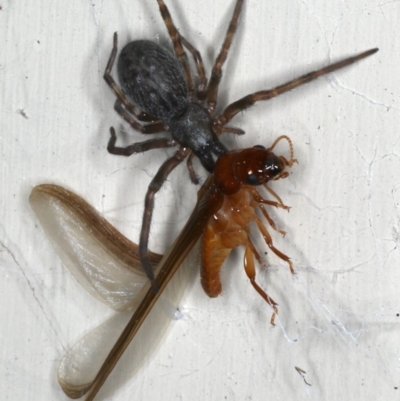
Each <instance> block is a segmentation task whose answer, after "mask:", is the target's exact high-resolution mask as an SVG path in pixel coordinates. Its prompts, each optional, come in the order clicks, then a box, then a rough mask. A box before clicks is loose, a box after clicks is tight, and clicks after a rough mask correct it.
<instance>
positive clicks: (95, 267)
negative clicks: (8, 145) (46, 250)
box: [29, 185, 161, 311]
mask: <svg viewBox="0 0 400 401" xmlns="http://www.w3.org/2000/svg"><path fill="white" fill-rule="evenodd" d="M29 200H30V203H31V206H32V209H33V210H34V212H35V213H36V215H37V217H38V219H39V221H40V224H41V226H42V228H43V230H44V231H45V233H46V235H47V237H48V238H49V240H50V242H51V244H52V245H53V247H54V249H55V251H56V252H57V254H58V256H59V257H60V259H61V260H62V262H63V264H64V266H65V267H67V268H68V270H69V271H70V272H71V273H72V275H73V276H74V277H75V278H76V279H77V280H78V282H79V283H80V284H81V285H82V286H83V287H84V288H85V289H86V290H87V291H88V292H89V293H90V294H92V295H93V296H94V297H95V298H97V299H99V300H100V301H102V302H104V303H105V304H106V305H108V306H109V307H111V308H113V309H115V310H118V311H123V310H126V309H128V308H130V309H132V308H135V307H136V306H137V304H138V302H140V300H141V297H138V295H139V294H140V291H141V290H142V288H143V285H144V284H145V283H146V282H147V277H146V275H145V274H144V272H143V271H142V269H141V265H140V261H139V256H138V252H137V249H138V247H137V245H136V244H134V243H133V242H131V241H129V240H128V239H127V238H126V237H124V236H123V235H122V234H121V233H120V232H119V231H117V230H116V229H115V228H114V227H113V226H112V225H111V224H110V223H108V222H107V221H106V220H105V219H104V218H102V217H101V216H100V215H99V214H98V213H97V212H96V210H95V209H94V208H93V207H92V206H90V205H89V204H88V203H87V202H86V201H84V200H83V199H82V198H80V197H79V196H77V195H76V194H74V193H73V192H71V191H68V190H66V189H64V188H62V187H59V186H57V185H39V186H37V187H35V188H33V190H32V193H31V196H30V198H29ZM150 258H151V261H152V263H153V264H154V266H156V264H157V263H158V262H159V261H160V260H161V255H157V254H154V253H151V255H150Z"/></svg>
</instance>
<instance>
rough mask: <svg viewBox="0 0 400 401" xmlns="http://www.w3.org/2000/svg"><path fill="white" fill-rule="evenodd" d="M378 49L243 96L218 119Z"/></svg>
mask: <svg viewBox="0 0 400 401" xmlns="http://www.w3.org/2000/svg"><path fill="white" fill-rule="evenodd" d="M378 50H379V49H371V50H367V51H365V52H363V53H360V54H358V55H356V56H353V57H349V58H346V59H344V60H342V61H339V62H337V63H333V64H330V65H328V66H327V67H324V68H322V69H320V70H317V71H313V72H310V73H308V74H305V75H302V76H301V77H299V78H296V79H294V80H292V81H289V82H286V83H284V84H283V85H279V86H277V87H275V88H273V89H269V90H263V91H259V92H255V93H252V94H250V95H247V96H244V97H243V98H241V99H239V100H237V101H236V102H233V103H231V104H230V105H229V106H228V107H226V109H225V110H224V112H223V113H222V114H221V115H220V116H219V117H218V118H217V121H218V123H219V124H221V125H225V124H226V123H227V122H229V121H230V120H231V119H232V118H233V117H235V115H236V114H238V113H240V112H241V111H243V110H245V109H247V108H249V107H250V106H252V105H253V104H255V103H256V102H259V101H260V100H269V99H272V98H274V97H277V96H279V95H281V94H282V93H285V92H288V91H290V90H292V89H294V88H297V87H299V86H301V85H304V84H306V83H308V82H311V81H313V80H315V79H317V78H319V77H320V76H322V75H326V74H329V73H331V72H334V71H336V70H339V69H341V68H343V67H346V66H348V65H350V64H353V63H355V62H357V61H359V60H362V59H364V58H366V57H369V56H371V55H372V54H374V53H376V52H377V51H378Z"/></svg>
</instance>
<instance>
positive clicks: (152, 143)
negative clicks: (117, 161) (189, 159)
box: [107, 127, 177, 156]
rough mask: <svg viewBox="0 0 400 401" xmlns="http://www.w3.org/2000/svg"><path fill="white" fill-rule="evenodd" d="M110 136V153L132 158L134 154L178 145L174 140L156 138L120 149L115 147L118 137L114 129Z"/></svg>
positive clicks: (108, 148) (111, 129)
mask: <svg viewBox="0 0 400 401" xmlns="http://www.w3.org/2000/svg"><path fill="white" fill-rule="evenodd" d="M110 134H111V137H110V140H109V141H108V145H107V150H108V153H111V154H112V155H118V156H130V155H132V154H133V153H143V152H147V151H148V150H151V149H159V148H170V147H172V146H176V145H177V143H176V142H175V141H174V140H172V139H167V138H154V139H149V140H147V141H143V142H136V143H133V144H132V145H129V146H126V147H119V146H115V143H116V142H117V135H116V134H115V129H114V128H113V127H111V128H110Z"/></svg>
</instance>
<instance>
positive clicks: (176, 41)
mask: <svg viewBox="0 0 400 401" xmlns="http://www.w3.org/2000/svg"><path fill="white" fill-rule="evenodd" d="M157 3H158V6H159V7H160V13H161V16H162V18H163V20H164V23H165V26H166V27H167V30H168V33H169V36H170V38H171V40H172V44H173V45H174V51H175V55H176V57H177V58H178V60H179V61H180V63H181V64H182V68H183V72H184V74H185V77H186V83H187V86H188V91H189V97H192V96H193V93H194V83H193V78H192V74H191V72H190V66H189V61H188V58H187V55H186V53H185V50H184V49H183V46H182V41H181V35H180V33H179V32H178V30H177V29H176V26H175V25H174V22H173V21H172V17H171V14H170V12H169V10H168V8H167V6H166V5H165V3H164V1H163V0H157Z"/></svg>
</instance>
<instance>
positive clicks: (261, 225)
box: [256, 218, 295, 274]
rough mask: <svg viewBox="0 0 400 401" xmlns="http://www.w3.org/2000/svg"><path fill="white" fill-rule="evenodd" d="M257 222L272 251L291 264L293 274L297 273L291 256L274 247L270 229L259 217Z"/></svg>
mask: <svg viewBox="0 0 400 401" xmlns="http://www.w3.org/2000/svg"><path fill="white" fill-rule="evenodd" d="M256 223H257V226H258V229H259V230H260V232H261V235H262V236H263V237H264V241H265V243H266V244H267V245H268V247H269V249H271V251H272V252H273V253H274V254H275V255H276V256H279V257H280V258H281V259H282V260H283V261H285V262H286V263H287V264H288V265H289V268H290V272H291V273H292V274H295V271H294V269H293V263H292V261H291V260H290V258H289V257H288V256H286V255H285V254H284V253H282V252H281V251H280V250H279V249H276V248H275V247H274V244H273V242H272V238H271V235H270V233H269V232H268V230H267V229H266V228H265V226H264V224H263V223H262V221H261V220H260V219H259V218H257V219H256Z"/></svg>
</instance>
